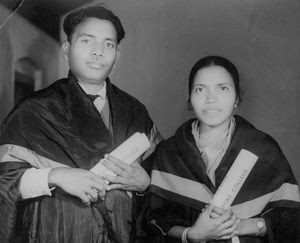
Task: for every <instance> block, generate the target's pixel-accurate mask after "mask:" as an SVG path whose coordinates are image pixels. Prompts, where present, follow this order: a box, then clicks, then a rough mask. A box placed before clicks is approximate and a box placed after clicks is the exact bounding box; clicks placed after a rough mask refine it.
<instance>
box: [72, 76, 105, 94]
mask: <svg viewBox="0 0 300 243" xmlns="http://www.w3.org/2000/svg"><path fill="white" fill-rule="evenodd" d="M104 82H105V81H101V82H99V83H87V82H82V81H80V80H79V79H78V83H79V85H80V86H81V87H82V88H83V90H84V91H85V92H86V93H87V94H96V93H97V92H98V91H99V90H100V89H102V88H103V86H104Z"/></svg>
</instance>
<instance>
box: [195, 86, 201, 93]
mask: <svg viewBox="0 0 300 243" xmlns="http://www.w3.org/2000/svg"><path fill="white" fill-rule="evenodd" d="M194 91H195V92H196V93H200V92H202V91H203V88H201V87H197V88H195V89H194Z"/></svg>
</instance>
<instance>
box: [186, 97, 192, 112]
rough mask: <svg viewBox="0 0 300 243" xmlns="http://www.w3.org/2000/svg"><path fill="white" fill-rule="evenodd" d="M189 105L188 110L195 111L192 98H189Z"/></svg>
mask: <svg viewBox="0 0 300 243" xmlns="http://www.w3.org/2000/svg"><path fill="white" fill-rule="evenodd" d="M187 105H188V111H193V106H192V103H191V101H190V99H189V100H188V102H187Z"/></svg>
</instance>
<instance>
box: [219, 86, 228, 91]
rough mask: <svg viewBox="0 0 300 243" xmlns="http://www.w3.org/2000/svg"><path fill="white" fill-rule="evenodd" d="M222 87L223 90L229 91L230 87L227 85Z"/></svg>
mask: <svg viewBox="0 0 300 243" xmlns="http://www.w3.org/2000/svg"><path fill="white" fill-rule="evenodd" d="M220 88H221V90H222V91H227V90H228V89H229V88H228V87H227V86H221V87H220Z"/></svg>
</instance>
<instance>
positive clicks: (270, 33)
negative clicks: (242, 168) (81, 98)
mask: <svg viewBox="0 0 300 243" xmlns="http://www.w3.org/2000/svg"><path fill="white" fill-rule="evenodd" d="M101 2H105V3H106V4H107V6H108V7H110V8H111V9H112V10H113V11H114V12H115V13H116V14H117V15H118V16H119V17H120V19H121V20H122V23H123V25H124V28H125V31H126V37H125V39H124V40H123V42H122V43H121V46H120V48H121V58H120V60H119V62H118V63H117V65H116V68H115V70H114V71H113V74H112V75H111V79H112V81H113V82H114V83H115V84H116V85H118V86H119V87H121V88H123V89H124V90H126V91H128V92H129V93H131V94H133V95H134V96H136V97H138V98H139V100H141V101H142V102H143V103H144V104H145V105H146V106H147V108H148V110H149V112H150V115H151V117H152V118H153V120H154V121H155V123H156V124H157V126H158V128H159V129H160V131H161V132H162V134H163V135H164V137H168V136H171V135H172V134H173V133H174V131H175V129H176V128H177V127H178V126H179V125H180V124H181V123H182V122H183V121H185V120H187V119H188V118H190V117H192V116H193V113H192V112H189V111H187V105H186V101H187V97H188V96H187V78H188V75H189V71H190V69H191V67H192V65H193V64H194V63H195V62H196V61H197V60H198V59H199V58H200V57H203V56H205V55H210V54H215V55H223V56H225V57H227V58H229V59H230V60H232V61H233V62H234V63H235V64H236V66H237V67H238V69H239V71H240V76H241V86H242V89H243V90H244V91H245V94H244V97H243V98H244V99H243V103H242V106H241V108H240V111H239V113H240V114H241V115H242V116H244V117H245V118H247V119H248V120H249V121H251V122H252V123H253V124H254V125H255V126H256V127H257V128H259V129H261V130H263V131H265V132H267V133H269V134H270V135H272V136H273V137H274V138H275V139H276V140H277V141H278V143H279V144H280V146H281V148H282V150H283V151H284V153H285V155H286V156H287V158H288V160H289V161H290V164H291V166H292V168H293V170H294V172H295V174H296V177H297V179H298V181H299V180H300V163H299V158H300V146H299V145H300V142H299V138H300V122H299V118H300V114H299V107H300V95H299V91H300V44H299V43H300V1H299V0H280V1H279V0H263V1H261V0H252V1H238V0H226V1H221V0H201V1H199V0H186V1H184V0H151V1H146V0H144V1H141V0H126V1H124V0H110V1H101ZM64 73H65V71H62V74H64ZM270 173H272V172H270Z"/></svg>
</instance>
